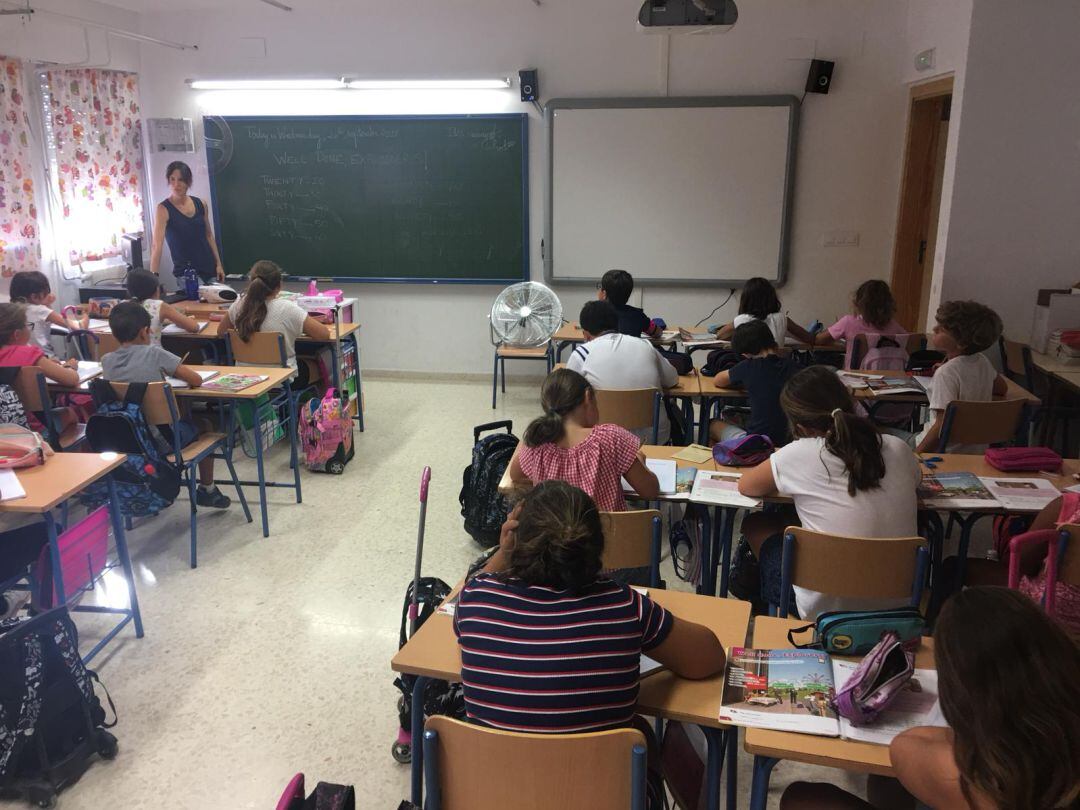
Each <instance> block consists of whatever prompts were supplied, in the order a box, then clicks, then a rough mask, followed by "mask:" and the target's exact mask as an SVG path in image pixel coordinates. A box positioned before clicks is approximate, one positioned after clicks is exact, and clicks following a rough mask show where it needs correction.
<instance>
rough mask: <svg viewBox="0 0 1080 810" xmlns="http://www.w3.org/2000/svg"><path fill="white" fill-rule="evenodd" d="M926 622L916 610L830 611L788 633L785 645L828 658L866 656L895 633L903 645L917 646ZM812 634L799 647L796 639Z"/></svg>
mask: <svg viewBox="0 0 1080 810" xmlns="http://www.w3.org/2000/svg"><path fill="white" fill-rule="evenodd" d="M925 627H926V620H925V619H924V618H923V617H922V614H921V613H919V611H918V610H917V609H916V608H913V607H905V608H894V609H892V610H831V611H829V612H827V613H822V614H821V615H820V616H818V618H817V622H816V623H814V624H808V625H806V626H805V627H799V628H796V629H794V630H790V631H788V641H789V642H790V643H791V645H792V646H793V647H797V648H799V649H806V648H814V649H821V650H824V651H825V652H827V653H829V654H830V655H866V653H868V652H870V650H871V649H873V647H874V645H875V644H877V643H878V642H879V641H880V640H881V638H882V636H884V635H885V634H886V633H895V634H896V635H897V637H898V638H899V639H900V640H901V641H902V642H903V643H905V644H917V643H918V641H919V639H920V638H921V637H922V634H923V629H924V628H925ZM807 630H813V631H814V638H813V640H812V641H810V642H807V643H806V644H798V643H796V641H795V636H796V635H797V634H799V633H805V632H806V631H807Z"/></svg>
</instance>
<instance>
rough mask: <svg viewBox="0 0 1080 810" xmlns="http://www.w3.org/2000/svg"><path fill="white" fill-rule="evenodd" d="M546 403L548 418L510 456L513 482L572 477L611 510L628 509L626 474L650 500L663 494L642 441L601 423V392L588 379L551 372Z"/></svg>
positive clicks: (569, 479) (544, 394) (538, 422)
mask: <svg viewBox="0 0 1080 810" xmlns="http://www.w3.org/2000/svg"><path fill="white" fill-rule="evenodd" d="M540 404H541V406H542V407H543V409H544V414H543V416H539V417H537V418H536V419H534V420H533V421H532V423H531V424H530V425H529V426H528V427H527V428H526V429H525V435H524V437H523V441H522V443H521V444H520V445H518V448H517V450H516V451H514V457H513V458H512V459H511V460H510V478H511V479H512V480H513V481H515V482H518V483H521V484H529V483H532V484H539V483H540V482H541V481H550V480H557V481H566V482H567V483H570V484H573V485H574V486H576V487H578V488H580V489H582V490H584V491H585V492H586V493H588V495H589V496H590V497H591V498H593V500H595V501H596V505H597V506H598V507H599V508H600V509H601V510H602V511H605V512H623V511H625V510H626V498H625V497H624V495H623V491H622V483H621V479H622V478H626V480H627V482H629V484H630V485H631V486H632V487H633V488H634V491H635V492H637V494H638V495H640V496H641V497H642V498H643V499H645V500H651V499H653V498H656V497H657V496H658V495H659V494H660V483H659V482H658V481H657V480H656V476H655V475H654V474H653V473H652V471H651V470H649V468H648V467H646V466H645V459H644V456H643V455H642V454H641V452H640V448H641V442H640V440H639V439H638V438H637V437H636V436H635V435H634V434H633V433H631V432H630V431H628V430H626V429H625V428H621V427H619V426H618V425H600V424H597V423H598V422H599V421H600V414H599V412H598V411H597V408H596V394H595V393H594V392H593V388H592V386H591V385H589V383H588V382H587V381H586V379H585V378H584V377H582V376H581V375H580V374H578V373H577V372H576V371H571V370H570V369H566V368H560V369H556V370H555V371H553V372H551V374H549V375H548V376H547V379H546V380H544V385H543V386H542V387H541V389H540Z"/></svg>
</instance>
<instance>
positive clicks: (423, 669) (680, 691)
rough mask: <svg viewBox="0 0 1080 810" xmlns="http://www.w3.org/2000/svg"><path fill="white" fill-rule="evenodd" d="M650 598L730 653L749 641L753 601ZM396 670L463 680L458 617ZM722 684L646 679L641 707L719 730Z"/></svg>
mask: <svg viewBox="0 0 1080 810" xmlns="http://www.w3.org/2000/svg"><path fill="white" fill-rule="evenodd" d="M648 595H649V597H650V598H652V599H655V600H656V602H657V603H658V604H661V605H663V606H664V607H665V608H667V609H668V610H670V611H672V612H673V613H674V614H675V615H676V616H678V617H679V618H680V619H686V620H688V621H692V622H697V623H699V624H703V625H705V626H706V627H708V628H709V629H710V630H712V631H713V633H714V634H715V635H716V637H717V638H718V639H719V640H720V643H721V644H723V645H724V649H728V648H729V647H732V646H738V645H740V644H744V643H745V639H746V628H747V625H748V623H749V621H750V604H749V603H748V602H738V601H736V600H734V599H718V598H716V597H714V596H699V595H698V594H694V593H683V592H681V591H663V590H658V589H655V588H649V594H648ZM390 668H391V669H393V670H394V671H395V672H404V673H407V674H410V675H426V676H428V677H431V678H441V679H443V680H448V681H458V680H460V679H461V652H460V651H459V649H458V643H457V637H456V636H455V635H454V628H453V619H452V618H451V617H450V616H447V615H446V614H444V613H434V614H432V615H431V617H430V618H429V619H428V620H427V621H426V622H424V626H423V627H421V628H420V629H419V630H418V631H417V632H416V635H415V636H413V637H412V638H411V639H409V641H408V643H407V644H406V645H405V646H404V647H402V648H401V649H400V650H398V652H397V654H396V655H395V656H394V657H393V658H392V659H391V661H390ZM722 683H723V678H722V676H721V675H716V676H714V677H712V678H707V679H706V680H703V681H688V680H684V679H682V678H679V677H677V676H676V675H673V674H672V673H671V672H669V671H667V670H662V671H657V672H654V673H651V674H649V675H647V676H646V677H644V678H642V680H641V691H640V694H639V695H638V708H639V709H640V710H641V711H643V712H644V713H646V714H649V715H654V714H655V715H659V716H661V717H666V718H670V719H677V720H685V721H687V722H690V723H700V724H702V725H710V726H719V725H720V721H719V719H718V718H719V715H720V692H721V684H722Z"/></svg>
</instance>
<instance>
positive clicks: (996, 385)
mask: <svg viewBox="0 0 1080 810" xmlns="http://www.w3.org/2000/svg"><path fill="white" fill-rule="evenodd" d="M936 318H937V323H936V324H935V325H934V332H933V335H932V336H931V338H930V342H931V343H932V344H933V346H934V348H935V349H937V350H938V351H941V352H944V353H945V362H944V363H942V364H941V365H940V366H939V367H938V369H937V371H935V372H934V377H933V382H932V384H931V385H930V420H929V421H928V422H927V423H926V424H925V425H923V429H922V431H921V432H920V433H919V434H918V436H916V437H915V450H916V452H918V453H926V452H934V451H936V450H937V449H938V441H939V439H940V437H941V428H942V425H943V423H944V421H945V409H946V408H948V407H949V403H950V402H955V401H957V400H963V401H966V402H988V401H989V400H990V399H992V398H993V397H994V396H1001V395H1003V394H1004V393H1005V392H1006V390H1007V389H1008V385H1007V384H1006V382H1005V378H1004V377H1002V376H1001V375H1000V374H998V373H997V370H996V369H995V368H994V366H993V365H992V364H991V363H990V361H989V360H988V359H987V357H986V355H985V354H982V352H984V351H986V350H987V349H989V348H990V347H991V346H993V345H994V343H996V342H997V339H998V338H999V337H1000V336H1001V329H1002V326H1001V318H999V317H998V314H997V313H996V312H994V310H992V309H990V307H988V306H985V305H984V304H980V303H978V302H976V301H946V302H945V303H944V304H942V305H941V306H940V307H938V311H937V315H936ZM985 450H986V447H985V446H975V445H949V446H948V447H947V448H946V451H947V452H949V453H982V452H984V451H985Z"/></svg>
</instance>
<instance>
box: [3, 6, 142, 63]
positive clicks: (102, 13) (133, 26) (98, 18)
mask: <svg viewBox="0 0 1080 810" xmlns="http://www.w3.org/2000/svg"><path fill="white" fill-rule="evenodd" d="M33 5H34V6H35V7H40V8H45V9H48V10H49V11H55V12H59V13H62V14H67V15H71V16H75V17H81V18H83V19H86V20H91V21H93V22H97V23H101V24H104V25H111V26H115V27H116V28H122V29H125V30H127V31H133V32H138V28H139V15H138V14H135V13H134V12H131V11H126V10H124V9H120V8H117V7H116V6H110V5H106V4H104V3H97V2H94V0H48V3H47V5H44V6H42V5H41V4H39V3H34V4H33ZM84 31H86V37H87V38H88V39H89V51H88V49H87V41H86V38H84ZM0 54H3V55H4V56H13V57H17V58H19V59H27V60H30V61H34V62H61V63H81V62H84V61H85V62H87V63H88V64H89V65H92V66H94V67H109V68H112V69H113V70H135V71H137V70H138V69H139V47H138V45H137V44H135V42H134V41H132V40H130V39H122V38H120V37H116V36H111V37H108V38H106V35H105V32H104V31H101V30H99V29H93V28H91V29H87V28H86V27H85V26H82V25H80V24H79V23H77V22H73V21H70V20H61V19H58V18H56V17H51V16H49V15H47V14H35V15H33V16H32V18H31V19H30V20H29V21H27V20H26V17H21V16H4V17H0Z"/></svg>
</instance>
